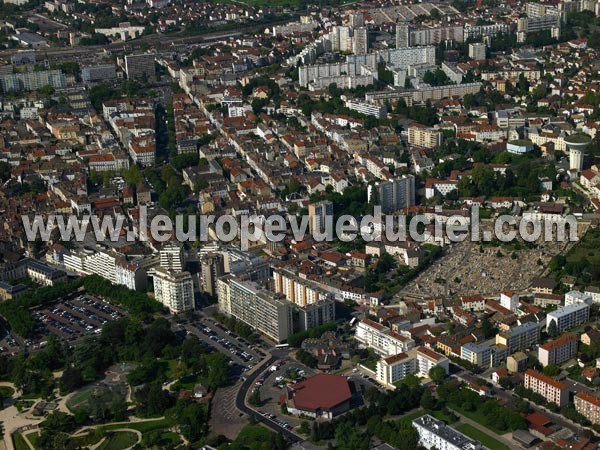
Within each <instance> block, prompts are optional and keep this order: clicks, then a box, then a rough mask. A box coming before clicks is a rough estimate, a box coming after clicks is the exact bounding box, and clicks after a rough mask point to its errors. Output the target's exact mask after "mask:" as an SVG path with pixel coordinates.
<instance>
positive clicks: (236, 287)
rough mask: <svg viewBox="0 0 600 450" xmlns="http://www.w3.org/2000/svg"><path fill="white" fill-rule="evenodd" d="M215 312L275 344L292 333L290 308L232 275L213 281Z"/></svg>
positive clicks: (285, 302)
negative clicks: (216, 299)
mask: <svg viewBox="0 0 600 450" xmlns="http://www.w3.org/2000/svg"><path fill="white" fill-rule="evenodd" d="M217 291H218V297H219V309H220V310H221V312H223V313H225V314H227V315H230V316H233V317H235V318H236V319H238V320H241V321H242V322H244V323H246V324H247V325H249V326H251V327H252V328H254V329H256V330H257V331H259V332H260V333H263V334H265V335H267V336H268V337H270V338H271V339H273V340H275V341H276V342H281V341H284V340H286V339H287V338H288V336H289V335H290V334H292V333H293V330H294V325H293V311H292V304H291V303H290V302H288V301H287V300H285V298H284V297H283V296H282V295H281V294H274V293H272V292H269V291H267V290H265V289H263V288H262V287H261V286H260V285H258V284H257V283H254V282H252V281H247V280H243V279H240V278H237V277H235V276H233V275H225V276H223V277H221V278H219V279H218V280H217Z"/></svg>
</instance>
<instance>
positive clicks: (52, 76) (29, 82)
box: [0, 70, 67, 93]
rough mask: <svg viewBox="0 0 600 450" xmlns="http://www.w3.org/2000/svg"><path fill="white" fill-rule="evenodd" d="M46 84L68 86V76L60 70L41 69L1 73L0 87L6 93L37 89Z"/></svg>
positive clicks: (55, 86)
mask: <svg viewBox="0 0 600 450" xmlns="http://www.w3.org/2000/svg"><path fill="white" fill-rule="evenodd" d="M44 86H52V87H53V88H54V89H60V88H64V87H66V86H67V78H66V76H65V74H64V73H62V72H61V71H60V70H39V71H34V72H18V73H9V74H3V75H0V87H2V91H3V92H4V93H8V92H16V91H37V90H38V89H40V88H43V87H44Z"/></svg>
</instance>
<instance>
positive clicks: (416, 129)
mask: <svg viewBox="0 0 600 450" xmlns="http://www.w3.org/2000/svg"><path fill="white" fill-rule="evenodd" d="M443 136H444V134H443V133H442V131H441V130H436V129H434V128H429V127H426V126H425V125H421V124H417V123H413V124H412V125H411V126H410V127H409V128H408V143H409V144H411V145H414V146H416V147H423V148H435V147H439V146H440V145H442V139H443Z"/></svg>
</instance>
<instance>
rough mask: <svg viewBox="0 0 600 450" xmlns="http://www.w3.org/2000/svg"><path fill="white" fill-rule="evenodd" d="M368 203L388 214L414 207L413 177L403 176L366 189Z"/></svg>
mask: <svg viewBox="0 0 600 450" xmlns="http://www.w3.org/2000/svg"><path fill="white" fill-rule="evenodd" d="M367 192H368V201H369V202H373V203H375V204H376V205H381V211H382V212H384V213H389V212H392V211H398V210H400V209H403V208H408V207H409V206H414V205H415V177H414V176H413V175H403V176H402V177H401V178H396V179H393V180H390V181H384V182H378V183H375V184H372V185H369V187H368V191H367Z"/></svg>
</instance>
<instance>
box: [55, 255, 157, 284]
mask: <svg viewBox="0 0 600 450" xmlns="http://www.w3.org/2000/svg"><path fill="white" fill-rule="evenodd" d="M61 258H62V259H59V260H53V261H52V262H54V263H56V264H61V265H64V267H65V268H66V269H68V270H72V271H73V272H77V273H79V274H82V275H98V276H101V277H102V278H105V279H107V280H109V281H110V282H111V283H115V284H119V285H123V286H125V287H127V288H128V289H132V290H137V291H143V290H145V289H146V285H147V278H148V277H147V273H146V269H145V268H144V267H143V265H142V264H140V263H139V262H138V261H127V260H126V259H125V257H124V255H121V254H119V253H114V252H108V251H98V250H91V249H83V250H81V251H78V252H75V251H73V252H72V251H67V252H65V253H64V254H63V255H62V257H61Z"/></svg>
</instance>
